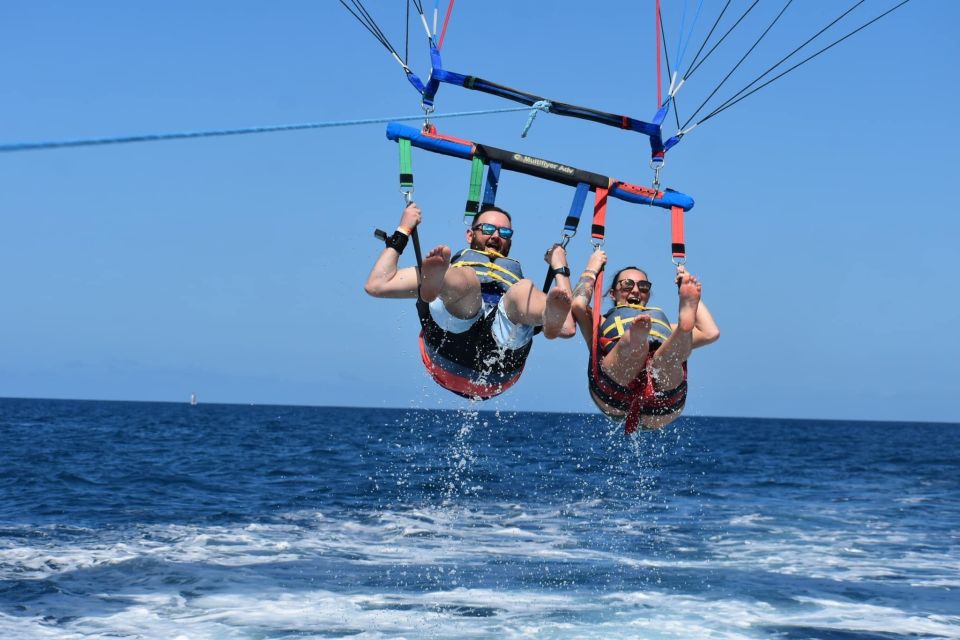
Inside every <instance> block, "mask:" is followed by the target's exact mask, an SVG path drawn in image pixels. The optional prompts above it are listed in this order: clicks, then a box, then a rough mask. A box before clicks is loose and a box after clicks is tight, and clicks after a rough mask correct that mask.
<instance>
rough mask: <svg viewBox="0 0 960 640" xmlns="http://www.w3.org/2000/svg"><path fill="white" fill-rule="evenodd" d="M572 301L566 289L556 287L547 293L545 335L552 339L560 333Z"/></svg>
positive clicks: (544, 314)
mask: <svg viewBox="0 0 960 640" xmlns="http://www.w3.org/2000/svg"><path fill="white" fill-rule="evenodd" d="M572 302H573V298H572V297H571V296H570V292H569V291H567V290H566V289H560V288H558V287H554V288H553V289H551V290H550V293H548V294H547V304H546V308H545V309H544V310H543V335H544V337H546V338H547V339H550V340H552V339H554V338H556V337H557V336H559V335H560V332H561V330H562V329H563V323H564V320H566V319H567V314H568V313H569V312H570V304H571V303H572Z"/></svg>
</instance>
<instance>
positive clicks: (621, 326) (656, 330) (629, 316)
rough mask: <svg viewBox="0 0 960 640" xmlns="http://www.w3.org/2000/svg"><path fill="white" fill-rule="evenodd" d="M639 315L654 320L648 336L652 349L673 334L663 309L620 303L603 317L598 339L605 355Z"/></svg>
mask: <svg viewBox="0 0 960 640" xmlns="http://www.w3.org/2000/svg"><path fill="white" fill-rule="evenodd" d="M638 316H650V319H651V320H653V323H652V324H651V325H650V336H649V338H648V340H649V342H650V348H651V350H653V349H656V348H657V347H659V346H660V345H661V344H663V343H664V342H666V341H667V338H669V337H670V335H671V334H673V328H672V327H671V326H670V320H669V319H668V318H667V314H665V313H664V312H663V309H659V308H657V307H645V306H643V305H642V304H619V305H617V306H616V307H614V308H613V309H611V310H610V311H608V312H607V314H606V315H605V316H604V317H603V322H602V323H600V332H599V335H598V339H599V341H600V351H601V353H602V354H603V355H607V354H608V353H610V350H611V349H613V345H615V344H616V343H617V340H619V339H620V338H622V337H623V334H624V333H626V332H627V327H628V326H630V324H631V323H632V322H633V321H634V320H636V319H637V317H638Z"/></svg>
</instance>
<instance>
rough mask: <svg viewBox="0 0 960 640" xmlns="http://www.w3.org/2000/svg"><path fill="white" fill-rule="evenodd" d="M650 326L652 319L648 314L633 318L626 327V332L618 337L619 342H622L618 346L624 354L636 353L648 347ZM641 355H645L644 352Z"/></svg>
mask: <svg viewBox="0 0 960 640" xmlns="http://www.w3.org/2000/svg"><path fill="white" fill-rule="evenodd" d="M652 326H653V320H652V319H651V318H650V316H637V317H636V318H634V320H633V322H631V323H630V326H629V327H627V331H626V333H624V334H623V337H622V338H620V342H622V343H623V346H622V347H620V348H621V349H622V350H624V351H623V353H624V355H630V356H633V355H637V354H640V353H642V352H643V351H646V350H648V349H649V348H650V343H649V342H648V338H649V337H650V327H652ZM643 357H646V354H645V353H644V354H643Z"/></svg>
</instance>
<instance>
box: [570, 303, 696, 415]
mask: <svg viewBox="0 0 960 640" xmlns="http://www.w3.org/2000/svg"><path fill="white" fill-rule="evenodd" d="M641 315H647V316H650V318H651V319H652V320H653V322H652V325H651V328H650V336H649V341H650V353H649V354H648V355H647V360H646V362H644V364H643V368H642V369H641V370H640V374H639V375H638V376H637V377H636V378H635V379H634V380H633V381H632V382H631V383H630V384H629V385H628V386H623V385H621V384H618V383H617V382H616V381H615V380H613V379H612V378H611V377H610V376H609V375H607V373H606V372H605V371H604V370H603V368H602V367H601V366H600V360H602V359H603V356H605V355H606V354H608V353H609V352H610V351H611V350H612V349H613V347H614V345H616V343H617V341H618V340H620V338H621V337H623V334H624V333H626V329H627V327H628V326H629V325H630V323H632V322H633V321H634V320H636V318H637V317H638V316H641ZM672 333H673V329H672V327H671V326H670V321H669V319H668V318H667V316H666V314H665V313H664V312H663V310H662V309H658V308H656V307H644V306H642V305H618V306H616V307H614V308H613V309H611V310H610V311H609V312H608V313H607V314H606V315H605V316H604V319H603V322H602V323H601V324H600V329H599V331H598V332H597V342H598V344H597V349H596V350H593V351H594V352H593V353H591V356H590V365H589V366H588V367H587V374H588V376H587V377H588V381H589V385H590V390H591V391H592V392H593V394H594V395H595V396H596V397H597V398H600V399H601V400H602V401H603V402H605V403H606V404H608V405H610V406H611V407H614V408H615V409H617V410H619V411H622V412H623V413H625V414H626V422H625V424H624V430H625V431H626V432H627V433H632V432H633V431H636V429H637V425H638V424H639V423H640V420H641V418H642V417H643V416H664V415H670V414H673V413H679V412H680V411H682V410H683V406H684V404H685V403H686V400H687V363H686V362H684V363H683V382H682V383H680V385H678V386H677V387H676V388H675V389H671V390H670V391H665V392H659V391H657V390H656V388H655V386H654V381H653V377H652V376H651V375H650V374H649V366H650V361H651V359H652V358H653V353H654V351H656V350H657V349H658V348H659V347H660V346H661V345H662V344H663V343H664V342H665V341H666V340H667V338H669V337H670V336H671V335H672ZM597 350H598V351H599V352H600V353H596V352H595V351H597Z"/></svg>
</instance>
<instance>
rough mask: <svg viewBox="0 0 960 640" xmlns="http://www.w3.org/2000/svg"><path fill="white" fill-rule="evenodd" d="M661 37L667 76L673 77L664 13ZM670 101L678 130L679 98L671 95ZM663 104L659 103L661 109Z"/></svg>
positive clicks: (661, 20) (661, 19) (661, 17)
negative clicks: (664, 26)
mask: <svg viewBox="0 0 960 640" xmlns="http://www.w3.org/2000/svg"><path fill="white" fill-rule="evenodd" d="M660 39H661V40H663V57H664V59H665V60H666V61H667V78H673V71H671V70H670V53H669V50H670V48H669V47H668V46H667V34H666V33H665V32H664V29H663V14H662V13H661V15H660ZM670 102H671V103H673V117H674V118H676V120H677V130H679V129H680V108H679V107H678V106H677V99H676V98H674V97H673V96H670ZM661 106H662V105H657V108H658V109H659V108H660V107H661Z"/></svg>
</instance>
